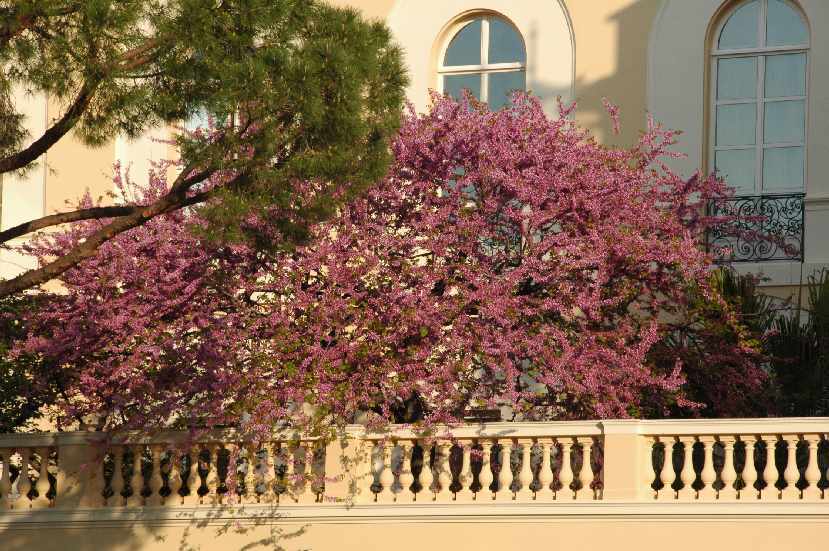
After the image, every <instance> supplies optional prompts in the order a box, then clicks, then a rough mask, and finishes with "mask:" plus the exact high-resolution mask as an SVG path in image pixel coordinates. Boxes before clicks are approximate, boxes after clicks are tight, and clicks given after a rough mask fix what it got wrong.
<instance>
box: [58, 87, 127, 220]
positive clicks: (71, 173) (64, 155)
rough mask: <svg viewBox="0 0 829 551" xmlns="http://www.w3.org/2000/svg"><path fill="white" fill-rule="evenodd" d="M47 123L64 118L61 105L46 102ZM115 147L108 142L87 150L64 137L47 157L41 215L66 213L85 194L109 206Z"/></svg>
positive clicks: (75, 139) (84, 146)
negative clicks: (44, 193)
mask: <svg viewBox="0 0 829 551" xmlns="http://www.w3.org/2000/svg"><path fill="white" fill-rule="evenodd" d="M47 113H48V118H49V120H50V124H51V123H52V121H54V119H57V118H60V117H61V116H63V113H64V109H63V106H61V105H58V104H56V103H54V102H51V101H50V102H48V104H47ZM114 160H115V147H114V144H113V143H108V144H106V145H104V146H101V147H96V148H93V147H89V146H87V145H85V144H84V143H82V142H81V141H80V140H79V139H78V138H77V137H76V136H75V135H74V133H71V132H70V133H69V134H68V135H67V136H64V137H63V139H61V140H60V141H59V142H58V143H56V144H55V145H54V146H52V148H50V149H49V151H48V153H47V155H46V166H47V175H46V196H45V205H44V207H45V208H44V214H53V213H55V212H61V211H66V210H68V209H70V208H72V207H73V206H74V205H75V203H76V201H77V200H78V199H79V198H80V197H81V196H83V195H84V194H85V193H86V192H87V191H89V193H90V194H91V196H92V198H93V199H98V198H102V200H103V202H104V203H112V197H111V192H112V164H113V162H114Z"/></svg>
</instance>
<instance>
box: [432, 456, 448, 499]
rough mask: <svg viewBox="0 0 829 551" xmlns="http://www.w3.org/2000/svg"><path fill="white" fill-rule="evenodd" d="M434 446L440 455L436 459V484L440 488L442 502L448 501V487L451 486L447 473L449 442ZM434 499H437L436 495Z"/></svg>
mask: <svg viewBox="0 0 829 551" xmlns="http://www.w3.org/2000/svg"><path fill="white" fill-rule="evenodd" d="M435 445H436V449H437V451H438V452H439V453H440V457H439V458H438V463H437V464H438V483H439V486H440V497H441V499H442V500H449V499H450V495H449V494H450V492H449V486H450V485H451V484H452V476H451V474H450V472H449V453H450V451H451V447H452V443H451V442H438V443H437V444H435ZM435 497H438V495H437V494H436V495H435Z"/></svg>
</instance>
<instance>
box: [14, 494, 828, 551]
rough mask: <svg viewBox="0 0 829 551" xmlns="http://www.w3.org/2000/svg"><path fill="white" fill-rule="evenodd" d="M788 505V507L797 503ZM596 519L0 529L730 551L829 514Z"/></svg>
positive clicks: (326, 545)
mask: <svg viewBox="0 0 829 551" xmlns="http://www.w3.org/2000/svg"><path fill="white" fill-rule="evenodd" d="M795 506H796V504H795ZM622 516H624V512H623V511H618V516H617V518H613V517H609V518H605V519H595V518H591V516H590V515H589V514H587V513H582V514H571V515H552V516H542V515H538V514H535V515H534V514H532V513H531V512H528V514H527V515H526V516H523V517H517V518H511V519H492V518H481V517H476V516H474V515H473V516H469V517H463V516H457V517H453V516H450V517H448V518H442V519H434V520H431V521H423V520H420V521H418V520H416V519H409V520H404V521H401V520H395V519H391V520H390V519H388V518H382V517H377V518H373V519H367V520H365V521H362V522H349V521H343V520H332V521H329V522H323V523H309V522H307V521H303V520H280V519H274V518H270V519H263V520H261V521H260V524H259V525H256V524H249V523H247V522H246V523H239V524H237V523H235V522H234V521H233V520H231V519H229V518H222V517H221V515H218V518H216V519H214V520H212V521H207V522H204V523H199V522H196V521H192V522H190V523H188V522H187V521H186V520H180V521H178V522H177V523H175V525H173V526H148V525H146V524H126V523H118V524H116V525H102V526H95V527H94V528H92V527H76V528H70V527H64V528H53V527H50V528H49V529H48V530H44V529H43V528H44V527H40V528H32V529H28V530H21V531H17V530H7V531H0V544H2V548H3V549H7V550H8V551H18V550H20V551H22V550H24V549H25V550H31V549H38V550H40V551H66V550H69V549H71V550H73V551H99V550H102V549H106V550H107V551H139V550H142V551H143V550H155V549H158V550H170V549H180V550H183V551H209V550H222V551H231V550H242V549H246V550H258V549H281V550H284V551H299V550H310V551H350V550H354V551H375V550H376V551H389V550H394V551H422V550H423V549H434V550H437V551H442V550H444V549H446V550H449V549H451V550H452V551H495V550H498V551H525V550H545V549H567V550H568V551H595V550H600V549H608V550H613V551H643V550H648V549H670V550H671V551H697V550H699V549H701V548H705V547H711V548H716V549H728V550H729V551H785V550H793V549H804V550H805V549H817V547H816V542H817V541H819V540H821V538H822V537H823V535H824V534H825V533H826V530H827V529H829V516H827V515H825V514H824V515H815V516H813V517H811V518H810V517H806V516H804V517H803V518H794V519H787V518H780V517H777V516H774V515H768V514H766V515H757V516H756V517H754V518H752V517H751V516H747V517H745V518H729V517H728V516H727V515H717V514H712V515H711V516H710V517H709V518H694V517H688V518H679V519H676V518H674V519H671V518H664V519H655V518H653V517H648V516H645V517H644V518H632V517H629V518H620V517H622Z"/></svg>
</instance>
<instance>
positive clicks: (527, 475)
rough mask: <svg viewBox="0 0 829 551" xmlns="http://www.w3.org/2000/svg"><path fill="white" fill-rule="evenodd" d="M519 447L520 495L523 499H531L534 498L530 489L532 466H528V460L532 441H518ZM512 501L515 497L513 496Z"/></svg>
mask: <svg viewBox="0 0 829 551" xmlns="http://www.w3.org/2000/svg"><path fill="white" fill-rule="evenodd" d="M519 445H520V446H521V448H520V449H521V469H520V471H519V474H518V482H519V483H520V484H521V489H520V490H519V491H520V492H521V495H522V496H524V497H533V498H535V492H533V491H532V489H530V485H531V484H532V482H533V478H534V477H533V469H532V465H530V458H531V456H532V446H533V442H532V440H530V439H528V438H525V439H522V440H520V441H519ZM513 499H515V496H514V495H513Z"/></svg>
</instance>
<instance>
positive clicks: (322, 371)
mask: <svg viewBox="0 0 829 551" xmlns="http://www.w3.org/2000/svg"><path fill="white" fill-rule="evenodd" d="M434 99H435V101H434V105H433V107H432V108H431V110H430V111H429V112H428V113H427V114H424V115H420V116H418V115H416V114H414V113H413V112H411V113H410V114H409V115H408V116H407V117H406V119H405V121H404V125H403V128H402V130H401V132H400V134H399V136H398V138H397V139H396V141H395V142H394V144H393V153H394V156H395V161H394V163H393V166H392V170H391V172H390V174H389V175H388V177H386V178H385V179H384V180H382V181H381V182H379V183H378V185H377V186H376V187H374V188H373V189H372V190H370V191H369V192H368V194H367V195H366V196H364V197H363V198H360V199H358V200H356V201H353V202H351V203H349V204H348V205H347V206H346V207H344V208H342V209H341V211H340V212H339V214H338V215H337V216H336V217H335V218H333V219H332V220H331V221H329V222H325V223H321V224H318V225H316V226H314V227H313V229H312V231H313V236H312V237H313V239H312V240H311V244H309V245H306V246H301V247H297V248H291V249H288V248H285V249H283V250H277V251H273V250H271V249H267V253H265V252H263V250H261V249H258V248H256V247H253V246H250V245H235V246H226V245H225V246H220V245H217V244H215V243H214V242H212V241H209V240H203V239H201V238H200V237H199V236H200V231H199V228H200V226H201V225H202V224H203V222H202V219H201V218H200V214H199V212H198V211H197V210H185V211H179V212H175V213H171V214H168V215H165V216H161V217H157V218H155V219H153V220H151V221H149V222H148V223H147V224H145V225H144V226H142V227H139V228H135V229H133V230H131V231H130V232H127V233H125V234H123V235H121V236H119V237H118V238H116V239H113V240H112V241H110V242H108V243H106V244H105V245H104V246H102V247H101V250H100V252H99V254H98V255H97V256H96V257H95V258H93V259H90V260H87V261H85V262H83V263H81V264H80V265H78V266H77V267H75V268H73V269H71V270H68V271H67V272H66V273H65V274H64V276H63V278H62V281H63V283H64V285H65V287H66V290H67V293H66V294H65V295H60V296H56V297H54V299H53V301H52V302H51V303H50V305H49V306H48V307H47V308H44V309H40V310H37V311H34V312H32V313H31V314H30V316H29V319H28V320H27V321H28V324H29V326H30V331H31V334H32V335H33V336H31V337H30V338H28V339H27V340H26V341H25V342H23V343H21V344H20V345H19V346H18V351H19V352H20V353H27V354H34V355H37V356H39V357H43V358H48V359H49V360H50V362H52V363H54V364H55V365H60V366H63V369H65V370H66V371H67V373H68V374H69V376H67V377H64V380H68V381H69V382H68V383H67V388H66V393H65V394H66V397H67V398H66V400H65V401H64V402H63V403H62V404H61V406H62V407H63V408H65V409H66V410H67V411H68V412H70V413H73V414H83V413H88V412H98V413H104V414H106V423H107V424H108V426H110V427H116V426H128V427H152V426H158V425H164V424H170V423H181V424H186V425H188V426H193V425H207V426H215V425H221V424H237V423H239V420H240V419H241V418H245V419H249V421H246V422H245V426H246V427H247V428H248V429H249V430H253V431H268V430H270V428H271V427H272V426H273V424H274V423H275V422H277V421H284V420H288V419H289V420H292V421H293V422H296V423H300V424H302V426H304V427H310V428H312V429H313V428H314V427H324V426H333V425H336V424H339V423H343V422H350V421H351V419H352V418H353V416H354V415H355V413H357V412H358V411H360V410H372V409H373V410H375V411H377V412H379V413H383V414H384V416H385V418H387V419H388V418H392V417H393V415H392V414H393V413H394V408H395V406H396V404H400V403H401V402H402V401H403V400H406V399H410V398H413V397H414V399H415V400H416V401H418V402H419V403H420V405H421V406H422V407H423V409H424V411H425V415H426V419H427V421H451V420H455V419H458V418H459V417H460V416H462V415H463V413H464V411H466V410H468V408H471V407H486V406H489V407H493V406H496V405H501V404H509V405H511V406H513V407H514V408H515V409H517V410H519V411H523V412H524V414H525V415H528V416H536V417H545V418H551V417H552V418H576V417H625V416H639V415H664V414H666V413H668V412H672V411H673V412H676V411H678V410H681V409H683V408H687V409H686V411H690V410H693V409H694V408H698V407H700V406H703V405H708V406H710V405H711V404H696V403H694V402H693V399H694V394H690V395H689V394H688V393H687V392H686V390H685V389H686V386H685V385H684V383H685V381H686V379H691V380H693V381H702V382H701V383H700V384H702V385H707V386H706V391H707V394H706V396H718V394H717V392H718V390H717V389H718V388H719V387H720V386H722V387H723V388H725V387H726V386H728V387H731V388H734V389H735V390H733V391H732V392H734V393H738V394H739V393H742V394H743V395H750V394H751V393H753V392H756V391H757V390H758V389H759V388H760V387H761V385H762V384H763V380H764V375H763V372H762V371H761V370H760V369H759V368H758V367H756V362H754V361H753V360H754V359H755V358H756V355H755V353H754V348H752V346H750V345H751V342H750V341H749V340H748V339H747V338H745V335H744V334H743V332H742V330H741V328H740V325H739V321H738V319H737V317H736V314H735V313H734V312H732V311H731V310H729V308H728V306H727V304H726V303H725V302H724V301H723V300H721V298H720V297H718V295H717V293H716V289H715V288H712V287H711V286H710V285H709V283H708V278H709V272H710V259H709V257H708V256H707V255H706V253H705V251H704V250H703V249H702V248H700V246H699V239H700V237H701V235H702V233H703V232H704V230H705V228H706V226H707V224H708V223H709V222H710V221H709V220H708V219H707V218H706V217H705V216H704V215H703V209H701V206H702V205H704V204H706V202H707V201H709V200H711V199H713V198H716V197H719V196H721V195H724V194H726V192H727V190H726V188H725V186H724V184H723V183H722V182H720V181H718V180H716V179H714V178H700V177H697V176H695V177H692V178H691V179H689V180H685V179H682V178H680V177H679V176H678V175H676V174H674V173H673V172H671V171H670V170H669V169H668V168H667V167H666V166H664V165H663V164H662V162H661V160H660V159H662V158H664V157H665V156H666V155H671V153H670V152H669V148H670V146H671V145H672V143H673V134H672V133H671V132H668V131H664V130H662V129H661V128H659V127H658V126H657V125H655V124H653V123H652V122H651V123H650V125H649V128H648V130H647V132H646V133H644V134H643V135H642V138H641V140H640V141H639V143H638V144H637V145H636V146H635V147H633V148H632V149H629V150H626V149H608V148H605V147H602V146H600V145H599V144H597V143H596V142H595V141H594V139H593V138H592V137H590V136H589V135H588V134H587V133H586V132H584V131H582V130H580V129H579V128H578V127H577V126H576V125H575V124H574V123H573V122H572V121H571V120H570V119H569V118H568V115H569V114H570V113H569V110H568V109H566V108H562V113H561V117H560V118H557V119H555V120H550V119H548V118H547V117H546V116H545V114H544V113H543V110H542V108H541V106H540V104H539V102H538V101H536V100H535V99H533V98H531V97H529V96H524V95H516V96H515V98H514V106H513V107H511V108H510V109H508V110H503V111H498V112H489V111H488V110H487V109H486V108H485V107H483V106H480V105H477V104H475V103H474V101H473V100H470V99H467V100H463V101H460V102H456V101H453V100H451V99H448V98H441V97H437V96H436V97H435V98H434ZM166 172H167V167H166V166H163V165H162V166H159V169H158V171H157V173H156V177H155V178H153V179H152V180H151V182H150V185H149V186H148V187H146V188H140V187H138V188H136V187H135V186H131V185H130V184H129V183H128V182H127V181H126V180H125V179H123V178H122V177H121V176H120V175H119V176H118V178H117V179H116V182H117V184H118V185H119V186H122V187H124V188H125V189H124V192H125V193H134V194H136V195H135V201H136V202H137V203H141V202H148V201H152V200H153V199H154V197H156V196H157V195H159V194H163V193H165V191H166V188H167V182H166V180H165V179H164V174H165V173H166ZM219 177H220V176H214V179H216V178H219ZM221 177H225V178H228V177H232V175H221ZM209 185H216V182H211V183H210V184H209ZM314 189H315V188H314V186H313V185H311V184H308V189H307V197H308V198H309V199H308V200H309V201H312V200H313V197H314ZM277 214H278V215H277V216H275V217H276V218H278V219H282V218H285V214H284V213H277ZM103 223H106V222H105V221H104V222H98V221H88V222H83V223H81V224H77V225H75V226H73V227H71V228H69V229H68V230H66V231H64V232H62V233H59V234H55V235H51V236H48V237H44V238H40V239H39V240H37V241H35V242H34V243H32V244H31V245H30V247H31V248H30V250H31V251H32V252H34V253H35V254H37V255H38V256H39V257H40V258H42V259H48V258H49V257H50V256H52V255H55V254H58V253H59V252H60V251H61V250H64V249H65V248H67V247H72V246H73V244H75V243H77V242H78V241H79V240H81V239H83V237H84V236H85V235H87V234H88V233H89V232H93V231H95V230H96V229H97V227H98V226H99V225H100V224H103ZM246 224H249V225H250V226H251V227H252V228H255V229H256V232H257V233H258V234H259V235H262V236H264V238H267V236H268V235H274V236H275V238H276V236H278V232H279V228H278V227H275V226H273V225H272V224H271V223H270V222H269V219H268V218H267V216H257V217H249V218H248V219H247V220H246ZM183 225H184V226H187V227H189V228H190V229H191V231H186V232H184V231H181V228H182V226H183ZM689 297H695V298H693V299H690V298H689ZM701 302H702V303H704V304H706V305H707V306H705V307H701V306H700V303H701ZM712 309H716V310H717V316H716V321H717V324H718V325H717V329H716V330H711V324H710V323H707V319H706V318H705V316H706V315H708V314H709V313H710V312H711V310H712ZM700 347H701V349H702V350H704V351H705V353H706V354H708V357H710V358H712V359H713V358H715V359H716V361H718V362H720V363H723V364H727V368H728V371H727V376H728V379H724V378H720V379H717V378H716V377H708V376H706V377H698V376H697V373H695V372H686V367H685V366H684V365H683V363H682V360H683V358H689V357H692V356H691V354H689V350H690V349H691V348H693V349H694V350H697V349H700ZM689 367H691V368H695V369H696V368H698V362H691V363H690V364H689ZM707 369H713V367H712V366H708V367H707ZM724 373H726V372H724ZM712 387H713V388H712ZM691 388H693V385H691ZM744 405H745V404H744V403H740V402H739V401H732V402H729V403H727V404H725V405H723V407H719V406H716V407H715V411H716V412H717V413H721V414H736V413H743V412H744V411H743V410H742V409H741V408H743V407H744ZM703 411H704V410H703ZM248 415H249V417H248Z"/></svg>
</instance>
